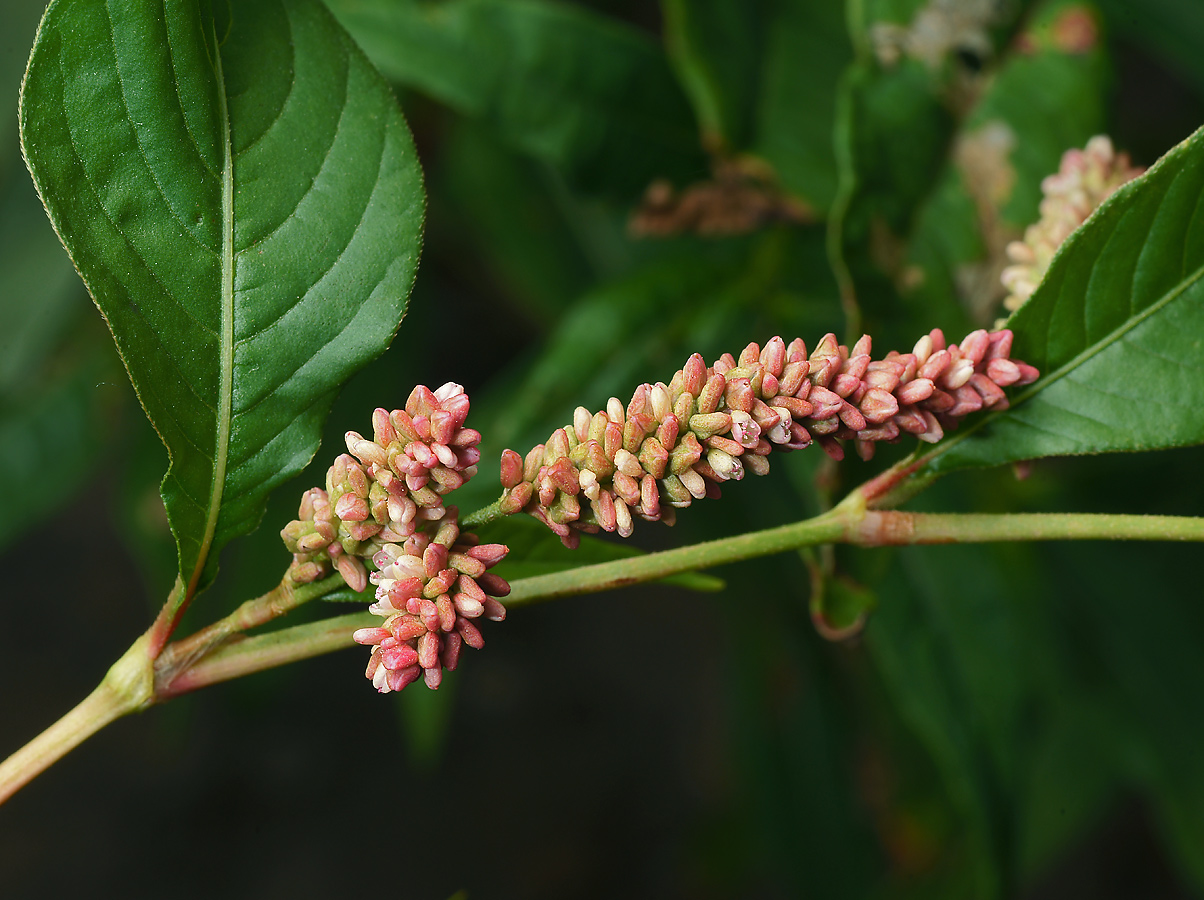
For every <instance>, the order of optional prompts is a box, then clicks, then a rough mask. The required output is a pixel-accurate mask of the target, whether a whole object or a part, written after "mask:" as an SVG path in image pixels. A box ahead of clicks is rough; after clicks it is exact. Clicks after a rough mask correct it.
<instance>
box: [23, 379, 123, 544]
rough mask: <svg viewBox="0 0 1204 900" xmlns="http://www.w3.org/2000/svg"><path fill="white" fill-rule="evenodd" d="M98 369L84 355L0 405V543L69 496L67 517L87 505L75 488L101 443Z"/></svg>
mask: <svg viewBox="0 0 1204 900" xmlns="http://www.w3.org/2000/svg"><path fill="white" fill-rule="evenodd" d="M103 372H104V366H103V365H102V364H100V363H99V361H98V360H97V359H94V358H92V359H86V360H83V361H82V364H81V365H80V366H78V367H77V368H76V369H74V370H73V371H71V372H69V373H68V374H66V375H65V376H63V377H61V378H59V379H56V380H54V381H50V382H48V383H46V384H45V385H43V386H40V387H38V388H36V389H34V390H29V391H27V392H25V393H24V394H23V395H22V396H21V398H20V401H19V402H18V403H14V404H12V405H9V404H8V403H5V404H2V405H0V471H3V472H4V485H5V487H4V503H5V508H6V509H7V510H8V511H9V514H8V515H5V516H3V517H0V546H3V545H5V544H7V543H8V542H9V541H11V540H13V539H14V538H19V537H21V536H23V535H25V534H28V533H29V531H30V529H32V528H34V527H36V526H37V525H39V523H41V522H42V521H43V520H44V519H46V518H47V517H49V516H50V515H51V514H53V513H55V512H57V511H58V510H59V508H60V507H61V506H63V504H65V503H67V502H68V501H70V500H74V501H75V502H74V504H73V505H72V506H73V508H72V510H71V511H70V512H69V513H68V516H69V517H70V518H72V519H79V518H80V517H86V516H87V515H88V513H89V512H90V511H91V509H92V504H91V502H90V501H89V500H86V499H81V498H80V497H79V496H78V492H79V489H80V487H81V486H82V485H83V483H84V480H85V479H86V477H87V476H88V474H89V473H90V472H91V471H92V469H93V467H94V466H95V464H96V462H97V458H98V456H100V455H101V453H102V452H103V449H104V447H105V440H104V438H105V437H106V435H105V433H104V432H105V428H104V427H103V425H102V423H103V422H104V421H105V419H106V418H107V417H106V415H105V413H106V412H109V411H108V410H105V409H104V408H103V406H104V404H103V403H100V402H98V399H97V397H98V393H99V392H98V390H97V383H96V382H97V378H98V377H103V376H102V375H101V373H103ZM94 527H99V526H95V525H94Z"/></svg>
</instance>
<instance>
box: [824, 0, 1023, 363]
mask: <svg viewBox="0 0 1204 900" xmlns="http://www.w3.org/2000/svg"><path fill="white" fill-rule="evenodd" d="M850 8H851V9H852V10H853V11H854V14H853V15H851V16H850V30H851V33H852V36H853V43H854V45H855V46H856V48H857V54H856V58H855V60H854V61H853V63H852V64H851V65H850V66H849V68H848V69H847V71H846V73H845V76H844V80H843V83H842V90H841V93H840V96H839V100H838V112H837V128H836V145H837V159H838V160H839V164H840V190H839V193H838V196H837V199H836V202H835V204H834V206H833V212H832V217H831V219H830V222H831V228H832V232H833V233H832V240H831V244H832V246H833V247H834V248H836V247H839V248H840V256H841V258H842V259H843V261H844V264H845V265H846V266H847V267H848V270H849V276H850V279H851V284H850V287H853V288H855V290H856V293H857V297H858V300H859V302H860V303H861V306H862V308H863V309H864V310H865V311H866V312H867V313H868V314H869V315H870V316H872V317H873V318H874V319H875V320H876V321H875V322H874V330H875V333H876V335H877V334H879V333H880V334H882V335H883V336H884V337H886V338H887V339H891V340H893V339H895V338H896V337H909V335H907V336H905V335H900V334H897V333H896V332H894V331H892V330H891V327H889V326H890V325H891V324H892V323H893V322H895V321H898V319H899V318H900V317H901V313H902V312H904V310H905V309H906V307H905V306H904V305H903V304H901V303H899V300H898V291H899V289H900V288H902V287H905V286H906V285H907V278H908V276H909V274H913V275H914V270H911V271H909V269H908V267H907V262H908V259H907V251H908V242H909V241H910V239H911V238H912V235H913V233H914V232H915V230H916V229H917V228H918V227H919V225H920V217H921V214H922V211H923V210H924V207H925V205H926V204H927V203H928V202H929V198H930V197H931V196H932V194H933V192H934V190H935V189H936V188H937V186H939V185H940V183H941V175H942V173H943V172H944V171H945V167H946V166H947V165H948V163H949V155H950V151H951V150H952V148H953V146H954V136H955V135H956V133H957V129H958V127H959V126H960V124H961V122H962V120H963V119H964V118H965V117H966V116H967V115H968V114H969V113H970V112H971V110H973V108H974V106H975V104H976V103H977V102H978V100H979V98H980V96H981V94H982V92H983V91H984V89H985V88H986V87H987V85H988V84H989V83H990V78H989V73H990V72H991V70H992V68H993V67H995V66H996V65H997V64H998V59H999V58H1000V56H1001V54H1002V53H1003V51H1004V47H1005V39H1006V37H1007V35H1008V32H1009V29H1010V27H1011V26H1012V24H1013V23H1014V21H1015V18H1016V16H1017V15H1018V14H1019V13H1020V12H1021V11H1022V9H1023V5H1022V4H997V3H993V2H987V0H982V2H980V0H969V2H966V3H943V2H938V0H931V2H926V3H925V2H911V0H908V2H904V3H891V2H870V3H867V4H865V5H864V7H862V6H854V7H850ZM965 207H966V205H965V204H964V203H963V204H961V207H960V208H958V209H957V210H956V211H957V212H958V213H959V215H961V216H964V215H965V213H966V212H967V209H966V208H965ZM946 211H947V210H946ZM949 231H950V233H952V234H954V235H957V236H958V237H959V238H960V237H964V234H963V233H962V229H961V228H959V227H958V226H956V225H955V226H951V227H950V229H949ZM942 237H943V235H942V236H938V238H937V239H936V242H937V243H938V245H939V244H940V240H941V238H942ZM959 244H965V241H959ZM940 249H941V250H947V249H952V248H945V247H941V248H940ZM956 249H957V250H958V252H959V253H971V252H973V251H974V249H975V247H974V246H973V245H972V244H967V245H964V246H957V248H956ZM938 274H945V273H938ZM921 277H922V273H921ZM913 286H914V285H913ZM934 296H936V297H937V299H938V300H941V301H943V302H944V303H947V304H948V303H949V301H950V298H949V297H948V296H947V295H946V296H944V297H941V296H940V294H938V293H936V292H934ZM925 299H927V298H925ZM917 305H924V301H923V300H921V301H917ZM924 307H925V313H926V315H927V316H940V317H941V321H942V323H943V324H944V326H945V327H949V328H956V323H957V322H958V321H959V320H961V321H964V316H962V315H960V314H959V312H958V310H957V308H956V306H955V305H953V304H949V308H948V309H945V308H936V309H934V308H929V307H928V306H927V305H924ZM954 316H957V318H956V319H955V318H953V317H954ZM877 320H881V321H877ZM909 330H910V329H909Z"/></svg>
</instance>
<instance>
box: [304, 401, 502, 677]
mask: <svg viewBox="0 0 1204 900" xmlns="http://www.w3.org/2000/svg"><path fill="white" fill-rule="evenodd" d="M468 409H469V400H468V395H467V394H465V393H464V388H462V387H461V386H460V385H458V384H453V383H451V382H449V383H447V384H445V385H443V386H442V387H441V388H439V389H438V390H436V391H432V390H431V389H430V388H428V387H426V386H424V385H419V386H418V387H416V388H414V390H413V391H412V392H411V394H410V397H409V399H408V400H407V401H406V405H405V408H404V409H395V410H393V411H392V412H390V411H388V410H384V409H378V410H376V411H375V412H374V413H373V415H372V428H373V437H372V439H371V440H369V439H367V438H365V437H364V436H363V435H361V434H359V433H358V432H355V431H349V432H347V435H346V442H347V450H348V453H344V454H341V455H340V456H338V457H337V458H336V459H335V461H334V464H333V465H332V466H331V467H330V469H329V470H328V471H327V473H326V489H325V490H323V489H321V488H311V489H310V490H308V491H306V492H305V493H304V494H302V495H301V505H300V507H299V509H298V518H297V519H296V520H295V521H293V522H290V523H289V524H288V525H287V526H286V527H285V528H284V530H283V531H281V533H280V534H281V537H282V538H283V539H284V544H285V546H286V547H287V548H288V549H289V551H290V552H291V553H292V554H293V564H292V566H291V568H290V573H291V575H292V579H293V581H294V582H296V583H299V584H301V583H306V582H311V581H315V580H317V579H318V578H322V577H324V576H325V575H328V574H330V571H331V568H332V567H333V568H334V569H336V570H337V571H338V572H339V574H340V575H342V577H343V579H344V580H345V581H346V582H347V585H348V586H349V587H350V588H351V589H352V590H354V591H357V592H360V591H363V590H365V589H366V588H367V586H368V583H369V581H371V582H372V583H373V584H375V585H376V586H377V587H376V602H374V603H373V604H372V605H371V606H369V610H370V611H371V612H373V613H375V614H376V615H379V616H383V617H384V619H385V622H384V624H383V626H381V627H379V628H366V629H361V630H360V631H358V632H356V634H355V640H356V641H357V642H359V643H361V644H369V645H372V646H373V647H374V650H373V652H372V657H371V660H370V662H369V666H368V672H367V675H368V677H369V678H370V679H371V680H372V683H373V684H374V685H375V686H376V688H377V689H378V690H380V691H382V692H387V691H396V690H400V689H401V688H403V687H405V686H406V685H407V684H410V683H411V682H413V681H416V680H417V679H418V677H419V676H422V677H424V679H425V681H426V684H427V685H428V686H429V687H432V688H437V687H438V686H439V684H440V681H441V680H442V670H443V669H444V668H446V669H449V670H450V669H454V668H455V667H456V665H457V663H458V661H459V657H460V648H461V646H462V645H463V644H467V645H468V646H470V647H475V648H479V647H481V646H482V645H483V644H484V640H483V638H482V637H481V632H480V630H479V629H478V628H477V626H476V624H475V622H474V620H476V619H478V618H482V617H484V618H488V619H493V620H494V621H501V620H502V619H504V618H505V616H506V611H505V609H504V608H503V607H502V604H501V603H500V602H499V601H498V600H497V598H498V597H504V596H505V595H506V594H508V593H509V592H510V587H509V585H508V584H507V583H506V582H505V581H504V580H503V579H501V578H499V577H497V576H496V575H493V574H491V573H487V572H486V569H488V568H490V567H491V566H493V565H494V564H495V563H497V562H498V561H500V560H501V559H502V558H503V557H504V556H505V555H506V552H507V548H506V547H505V546H504V545H502V544H484V545H482V544H479V543H478V541H477V539H476V537H475V536H473V535H471V534H461V533H460V528H459V525H458V524H457V510H456V507H454V506H445V504H444V497H445V496H446V495H447V494H448V493H450V492H451V491H453V490H455V489H456V488H458V487H460V486H461V485H462V484H464V483H465V482H466V481H468V479H470V478H471V477H472V476H473V475H475V474H476V471H477V462H478V461H479V460H480V457H481V454H480V451H479V450H478V449H477V445H478V444H479V443H480V440H481V435H480V433H478V432H476V431H474V430H473V429H471V428H465V427H464V420H465V418H466V417H467V416H468ZM369 569H371V571H369Z"/></svg>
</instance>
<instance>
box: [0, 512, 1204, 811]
mask: <svg viewBox="0 0 1204 900" xmlns="http://www.w3.org/2000/svg"><path fill="white" fill-rule="evenodd" d="M482 512H485V511H482ZM1034 540H1175V541H1204V518H1191V517H1181V516H1133V515H1112V514H1091V513H1011V514H1002V515H974V514H971V515H963V514H944V515H942V514H932V513H906V512H897V511H892V510H874V509H867V501H866V496H865V494H864V493H863V492H862V491H860V490H857V491H853V492H852V493H851V494H850V495H849V496H848V497H847V498H846V499H845V500H844V501H843V502H842V503H840V504H839V505H837V506H836V507H835V508H833V509H832V510H830V511H829V512H826V513H824V514H823V515H820V516H817V517H815V518H813V519H808V520H806V521H803V522H796V523H794V524H791V525H783V526H780V527H777V528H769V529H765V530H764V531H758V532H753V533H751V534H742V535H737V536H735V537H730V538H721V539H719V540H714V541H707V542H706V543H703V544H695V545H693V546H690V547H681V548H679V549H676V550H665V551H662V552H660V553H650V554H648V555H646V556H640V557H635V558H629V559H623V560H617V561H614V562H607V563H599V564H597V565H590V566H582V567H580V568H577V569H570V570H568V571H565V572H557V573H554V574H551V575H540V576H537V577H534V578H524V579H520V580H518V581H515V582H514V583H513V585H512V586H511V588H512V590H511V593H510V596H509V598H508V599H507V601H506V605H507V606H508V607H510V608H514V607H518V606H528V605H530V604H533V603H537V602H541V601H545V600H551V599H553V598H556V597H564V596H568V595H571V594H587V593H592V592H596V591H604V590H609V589H611V588H617V587H626V586H629V585H633V584H639V583H643V582H647V581H654V580H657V579H661V578H666V577H668V576H670V575H677V574H680V573H682V572H689V571H694V570H697V569H707V568H710V567H712V566H718V565H724V564H726V563H732V562H737V561H739V560H745V559H753V558H755V557H759V556H768V555H770V554H774V553H780V552H783V551H786V550H795V549H798V548H800V547H808V546H812V545H816V544H827V543H832V542H845V543H850V544H855V545H859V546H866V547H878V546H885V545H902V544H937V543H975V542H982V541H1034ZM342 584H343V580H342V578H340V577H338V576H334V577H331V578H328V579H326V580H324V581H320V582H315V583H313V584H307V585H294V584H292V583H291V582H290V581H289V579H288V578H287V576H286V578H285V580H284V581H282V582H281V584H280V585H279V586H278V587H277V588H275V589H274V590H273V591H270V592H269V593H267V594H264V595H263V596H262V597H257V598H255V599H254V600H250V601H248V602H247V603H244V604H243V605H242V606H240V607H239V608H238V609H237V610H235V611H234V612H233V613H231V614H230V615H229V616H227V617H226V618H225V619H222V620H221V621H220V622H216V623H214V624H213V625H211V626H209V627H208V628H205V629H202V630H201V631H199V632H197V633H196V634H195V635H193V636H191V637H189V638H186V639H185V640H182V641H177V642H176V643H175V644H171V645H169V646H168V647H167V649H166V650H165V651H164V652H163V653H162V654H161V655H160V657H159V659H157V660H152V658H151V656H150V641H151V632H150V631H148V632H147V634H145V635H143V636H142V637H141V638H139V639H138V640H137V641H136V642H135V643H134V645H133V646H132V647H130V649H129V650H128V651H127V652H126V653H125V655H124V656H122V658H121V659H120V660H118V661H117V663H116V664H114V666H113V667H112V668H111V669H110V670H109V673H108V675H106V676H105V679H104V681H103V682H101V684H100V686H99V687H98V688H97V689H96V690H95V691H93V692H92V694H90V695H89V696H88V697H87V698H86V699H85V700H84V701H83V702H82V703H80V704H79V706H77V707H76V708H75V709H73V710H72V711H71V712H69V713H68V714H67V715H66V716H64V717H63V718H62V719H60V720H59V721H58V722H57V723H55V724H54V725H52V726H51V727H50V728H48V729H47V730H46V731H45V732H43V733H42V734H41V735H39V736H38V737H37V738H35V739H34V740H33V741H31V742H30V743H29V744H28V745H27V746H25V747H24V748H22V749H21V750H18V751H17V752H16V753H15V754H13V755H12V756H11V757H10V758H9V759H8V760H6V761H5V762H4V763H0V802H3V800H5V799H6V798H7V797H9V796H11V795H12V793H13V792H15V791H16V790H17V789H18V788H20V787H21V786H22V785H24V784H26V783H27V782H28V781H30V779H32V778H33V777H34V776H36V775H37V774H38V773H40V772H42V771H43V770H45V769H46V768H47V767H48V766H50V765H51V764H52V763H53V762H55V761H56V760H58V759H59V758H61V757H62V756H63V755H65V754H66V753H67V752H68V751H70V750H71V749H73V748H74V747H76V746H78V745H79V744H80V743H81V742H82V741H84V740H85V739H86V738H88V737H89V736H90V735H92V734H94V733H96V732H97V731H99V730H100V729H101V728H103V727H104V726H105V725H107V724H109V723H110V722H112V721H114V720H115V719H118V718H120V717H121V716H124V715H126V714H127V713H130V712H134V711H137V710H142V709H145V708H146V707H148V706H150V705H151V704H153V703H159V702H163V701H165V700H169V699H171V698H172V697H175V696H178V695H180V694H183V693H185V692H187V691H192V690H196V689H197V688H200V687H204V686H206V685H210V684H216V683H217V682H220V681H226V680H229V679H231V678H236V677H238V676H240V675H247V674H250V673H252V672H258V671H261V670H263V669H269V668H272V667H275V666H279V665H283V664H284V663H288V662H294V661H296V660H300V659H306V658H308V657H311V656H318V655H320V654H323V653H328V652H330V651H332V650H337V649H339V648H340V647H350V646H351V645H352V642H351V634H352V633H353V632H354V631H355V630H356V629H357V628H363V627H366V626H370V625H372V624H375V623H377V622H378V621H379V619H378V617H376V616H373V615H371V614H368V613H356V614H352V615H347V616H338V617H335V618H330V619H324V620H322V621H319V622H312V623H309V624H306V625H299V626H297V627H295V628H286V629H282V630H280V631H277V632H273V633H271V634H267V635H262V636H259V637H254V638H246V637H243V636H241V634H240V632H241V631H243V630H245V629H247V628H251V627H254V626H256V625H262V624H264V623H265V622H268V621H270V620H271V619H273V618H276V617H277V616H279V615H282V614H283V613H284V612H287V611H288V610H290V609H295V608H296V607H297V606H299V605H301V604H302V603H305V602H307V601H309V600H312V599H314V598H316V597H320V596H322V595H324V594H327V593H330V592H331V591H333V590H336V589H337V588H339V587H341V586H342Z"/></svg>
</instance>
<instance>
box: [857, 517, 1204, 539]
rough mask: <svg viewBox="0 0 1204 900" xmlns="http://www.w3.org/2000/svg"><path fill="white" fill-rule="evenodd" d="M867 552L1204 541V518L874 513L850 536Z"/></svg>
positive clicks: (863, 520) (864, 519)
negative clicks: (999, 544) (993, 544)
mask: <svg viewBox="0 0 1204 900" xmlns="http://www.w3.org/2000/svg"><path fill="white" fill-rule="evenodd" d="M847 539H848V541H849V542H850V543H853V544H857V545H860V546H862V547H881V546H888V545H901V544H970V543H982V542H986V541H1204V518H1197V517H1189V516H1131V515H1119V514H1111V513H1006V514H1001V515H989V514H961V513H945V514H939V513H906V512H894V511H875V510H870V511H869V512H867V513H866V514H865V517H864V518H863V519H862V520H861V522H860V523H859V524H857V525H856V526H855V527H854V529H853V530H852V532H851V533H850V534H849V535H848V538H847Z"/></svg>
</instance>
